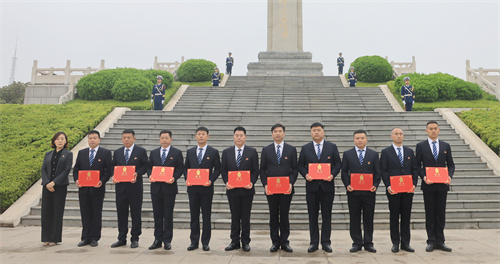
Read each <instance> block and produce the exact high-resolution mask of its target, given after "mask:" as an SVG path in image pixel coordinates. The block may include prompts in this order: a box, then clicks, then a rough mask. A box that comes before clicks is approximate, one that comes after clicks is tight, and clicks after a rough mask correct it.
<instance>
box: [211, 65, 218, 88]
mask: <svg viewBox="0 0 500 264" xmlns="http://www.w3.org/2000/svg"><path fill="white" fill-rule="evenodd" d="M214 71H215V72H214V73H213V74H212V86H219V83H220V73H219V68H217V67H215V68H214Z"/></svg>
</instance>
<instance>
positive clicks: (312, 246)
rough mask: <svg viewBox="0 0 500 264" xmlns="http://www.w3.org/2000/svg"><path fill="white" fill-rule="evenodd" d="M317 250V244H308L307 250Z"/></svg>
mask: <svg viewBox="0 0 500 264" xmlns="http://www.w3.org/2000/svg"><path fill="white" fill-rule="evenodd" d="M316 250H318V245H314V244H313V245H310V246H309V248H308V249H307V252H314V251H316Z"/></svg>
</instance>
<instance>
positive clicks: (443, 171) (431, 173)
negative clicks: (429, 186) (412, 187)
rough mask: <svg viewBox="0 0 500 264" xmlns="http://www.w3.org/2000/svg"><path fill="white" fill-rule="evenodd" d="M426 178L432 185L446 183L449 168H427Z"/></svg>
mask: <svg viewBox="0 0 500 264" xmlns="http://www.w3.org/2000/svg"><path fill="white" fill-rule="evenodd" d="M425 176H427V180H428V181H430V182H432V183H445V182H448V177H449V174H448V168H447V167H425Z"/></svg>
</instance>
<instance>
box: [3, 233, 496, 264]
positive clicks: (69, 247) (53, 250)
mask: <svg viewBox="0 0 500 264" xmlns="http://www.w3.org/2000/svg"><path fill="white" fill-rule="evenodd" d="M445 233H446V238H447V241H446V244H447V245H448V246H450V247H451V248H453V252H452V253H446V252H442V251H434V252H431V253H427V252H425V239H426V235H425V231H424V230H412V243H411V245H412V246H413V247H414V248H415V250H416V252H415V253H406V252H404V253H403V252H400V253H397V254H394V253H391V251H390V248H391V242H390V239H389V231H388V230H377V231H375V234H374V242H375V247H376V249H377V251H378V252H377V253H375V254H372V253H368V252H366V251H363V252H358V253H349V248H350V245H351V240H350V238H349V232H348V231H345V230H342V231H338V230H334V231H333V232H332V247H333V253H328V254H326V253H324V252H323V251H321V250H319V251H317V252H315V253H307V247H308V245H309V242H308V241H309V239H308V238H309V233H308V232H307V231H292V233H291V235H290V241H291V242H290V245H291V246H292V247H293V249H294V252H293V253H286V252H277V253H271V252H269V247H270V244H271V243H270V239H269V234H268V231H262V230H259V231H253V232H252V234H251V237H252V242H251V244H250V245H251V247H252V250H251V251H250V252H243V251H240V250H237V251H232V252H225V251H224V247H225V246H227V244H228V243H229V231H228V230H214V231H213V232H212V241H211V243H210V246H211V248H212V249H211V251H210V252H204V251H202V250H201V249H197V250H195V251H191V252H188V251H187V250H186V247H187V246H188V245H189V230H186V229H176V230H174V240H173V243H172V250H170V251H167V250H164V249H163V248H161V249H156V250H148V247H149V245H150V244H151V243H152V242H153V230H152V229H143V234H142V235H141V237H140V238H141V240H140V241H139V248H136V249H131V248H130V247H129V246H128V245H127V246H126V247H121V248H116V249H111V248H110V245H111V243H113V242H115V239H116V236H117V230H116V229H114V228H105V229H103V236H102V238H101V240H100V241H99V246H98V247H95V248H91V247H90V246H86V247H80V248H79V247H77V246H76V245H77V244H78V242H79V241H80V228H76V227H67V228H64V231H63V242H62V243H61V244H60V245H57V246H53V247H44V246H42V243H41V242H39V241H40V227H37V226H28V227H15V228H0V255H1V256H0V262H1V263H152V262H165V263H169V264H170V263H238V264H240V263H301V264H304V263H314V264H316V263H384V264H389V263H398V264H402V263H439V264H441V263H500V236H499V235H500V230H492V229H479V230H471V229H462V230H445Z"/></svg>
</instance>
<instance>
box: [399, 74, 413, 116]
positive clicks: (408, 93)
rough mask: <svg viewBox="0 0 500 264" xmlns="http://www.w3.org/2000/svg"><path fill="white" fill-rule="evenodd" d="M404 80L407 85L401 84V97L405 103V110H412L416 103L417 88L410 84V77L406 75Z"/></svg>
mask: <svg viewBox="0 0 500 264" xmlns="http://www.w3.org/2000/svg"><path fill="white" fill-rule="evenodd" d="M403 80H404V81H405V85H403V86H401V99H402V100H403V104H404V105H405V111H411V109H412V108H413V103H415V89H413V86H411V85H410V77H405V78H404V79H403Z"/></svg>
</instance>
